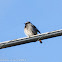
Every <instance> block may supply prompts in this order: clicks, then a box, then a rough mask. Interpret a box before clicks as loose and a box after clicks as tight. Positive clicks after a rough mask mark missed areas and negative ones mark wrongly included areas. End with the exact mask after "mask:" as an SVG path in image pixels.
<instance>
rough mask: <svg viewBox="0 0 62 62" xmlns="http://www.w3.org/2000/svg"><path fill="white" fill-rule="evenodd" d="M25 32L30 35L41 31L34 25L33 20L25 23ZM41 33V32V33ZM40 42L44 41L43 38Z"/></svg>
mask: <svg viewBox="0 0 62 62" xmlns="http://www.w3.org/2000/svg"><path fill="white" fill-rule="evenodd" d="M24 32H25V34H26V35H27V36H28V37H30V36H33V35H36V34H37V33H38V32H39V33H40V31H39V30H38V29H37V28H36V26H34V25H33V24H32V23H31V22H29V21H28V22H26V23H25V27H24ZM40 34H41V33H40ZM39 41H40V43H42V41H41V40H39Z"/></svg>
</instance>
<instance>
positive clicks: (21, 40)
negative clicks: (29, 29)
mask: <svg viewBox="0 0 62 62" xmlns="http://www.w3.org/2000/svg"><path fill="white" fill-rule="evenodd" d="M61 35H62V29H61V30H56V31H52V32H47V33H42V34H38V35H34V36H31V37H30V38H29V37H25V38H19V39H15V40H10V41H5V42H0V49H2V48H7V47H11V46H16V45H21V44H26V43H30V42H36V41H38V40H44V39H48V38H52V37H57V36H61Z"/></svg>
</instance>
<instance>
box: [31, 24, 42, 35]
mask: <svg viewBox="0 0 62 62" xmlns="http://www.w3.org/2000/svg"><path fill="white" fill-rule="evenodd" d="M32 27H33V28H35V30H36V31H37V32H39V33H40V31H39V30H38V29H37V28H36V27H35V26H34V25H32ZM40 34H41V33H40Z"/></svg>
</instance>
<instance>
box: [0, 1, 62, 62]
mask: <svg viewBox="0 0 62 62" xmlns="http://www.w3.org/2000/svg"><path fill="white" fill-rule="evenodd" d="M27 21H30V22H32V23H33V24H34V25H35V26H36V27H37V28H38V29H39V30H40V32H41V33H45V32H50V31H54V30H59V29H62V0H0V42H3V41H8V40H13V39H17V38H23V37H26V35H25V34H24V23H25V22H27ZM42 41H43V43H42V44H40V43H39V41H37V42H34V43H28V44H24V45H18V46H14V47H10V48H5V49H1V50H0V60H5V59H8V60H9V59H26V61H21V62H41V61H42V62H62V36H60V37H55V38H51V39H45V40H42ZM1 62H3V61H1ZM7 62H11V61H10V60H9V61H7ZM16 62H18V61H16Z"/></svg>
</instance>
